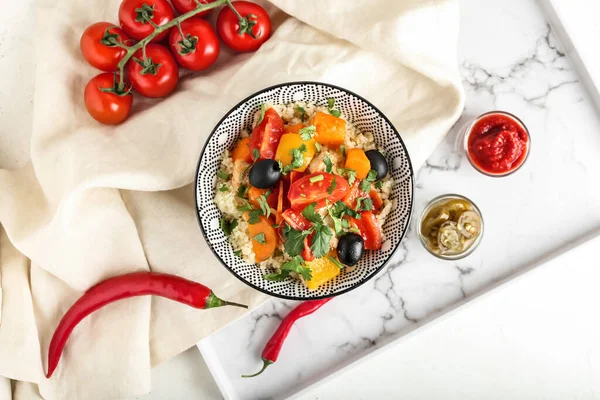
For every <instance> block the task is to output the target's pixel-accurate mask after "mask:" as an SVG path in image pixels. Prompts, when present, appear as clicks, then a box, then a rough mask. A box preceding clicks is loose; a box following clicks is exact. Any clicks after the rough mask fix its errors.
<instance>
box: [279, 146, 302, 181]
mask: <svg viewBox="0 0 600 400" xmlns="http://www.w3.org/2000/svg"><path fill="white" fill-rule="evenodd" d="M305 151H306V145H305V144H302V145H301V146H300V147H298V148H297V149H292V150H290V155H291V156H292V162H291V163H290V164H288V165H286V166H285V167H284V168H283V169H281V168H280V169H281V174H282V175H287V174H288V173H290V171H292V170H294V169H296V168H300V167H301V166H303V165H304V155H303V154H302V153H304V152H305Z"/></svg>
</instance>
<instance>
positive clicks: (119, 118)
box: [83, 72, 133, 125]
mask: <svg viewBox="0 0 600 400" xmlns="http://www.w3.org/2000/svg"><path fill="white" fill-rule="evenodd" d="M83 98H84V101H85V108H87V110H88V113H90V115H91V116H92V117H93V118H94V119H95V120H96V121H98V122H101V123H103V124H107V125H118V124H120V123H121V122H123V121H125V120H126V119H127V117H128V116H129V113H130V112H131V104H132V103H133V96H132V95H131V93H128V87H124V88H123V90H119V88H118V87H115V76H114V74H111V73H108V72H105V73H103V74H100V75H96V76H95V77H93V78H92V79H91V80H90V81H89V82H88V84H87V86H86V87H85V92H84V95H83Z"/></svg>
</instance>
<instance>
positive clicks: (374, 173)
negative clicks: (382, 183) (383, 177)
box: [367, 169, 377, 182]
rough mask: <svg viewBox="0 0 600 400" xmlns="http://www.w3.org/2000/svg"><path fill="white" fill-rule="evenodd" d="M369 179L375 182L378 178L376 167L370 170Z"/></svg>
mask: <svg viewBox="0 0 600 400" xmlns="http://www.w3.org/2000/svg"><path fill="white" fill-rule="evenodd" d="M367 180H368V181H369V182H375V181H376V180H377V171H375V170H374V169H372V170H370V171H369V173H368V174H367Z"/></svg>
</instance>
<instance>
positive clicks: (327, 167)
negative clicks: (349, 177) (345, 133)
mask: <svg viewBox="0 0 600 400" xmlns="http://www.w3.org/2000/svg"><path fill="white" fill-rule="evenodd" d="M323 162H324V163H325V172H329V173H331V171H332V170H333V163H332V162H331V158H329V154H328V155H326V156H325V158H324V159H323Z"/></svg>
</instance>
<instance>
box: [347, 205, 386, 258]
mask: <svg viewBox="0 0 600 400" xmlns="http://www.w3.org/2000/svg"><path fill="white" fill-rule="evenodd" d="M360 217H361V218H360V219H354V218H350V225H351V226H353V227H354V228H357V229H358V231H359V232H360V236H361V237H362V238H363V241H364V242H365V249H366V250H380V249H381V247H382V246H383V233H382V232H381V226H379V223H378V222H377V219H376V218H375V215H374V214H373V213H372V212H370V211H364V212H361V213H360Z"/></svg>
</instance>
